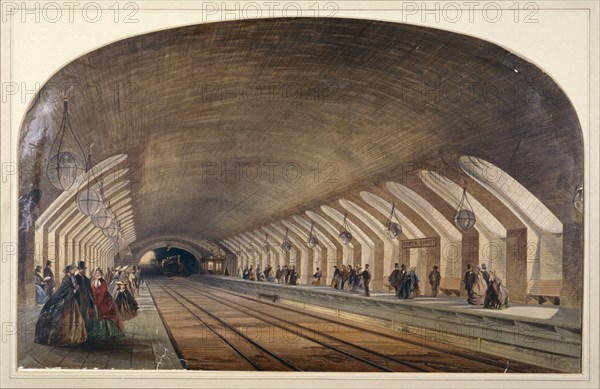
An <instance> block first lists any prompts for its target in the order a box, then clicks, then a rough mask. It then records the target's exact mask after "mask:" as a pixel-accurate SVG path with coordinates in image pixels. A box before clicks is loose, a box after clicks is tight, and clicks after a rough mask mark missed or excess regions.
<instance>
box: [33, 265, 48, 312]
mask: <svg viewBox="0 0 600 389" xmlns="http://www.w3.org/2000/svg"><path fill="white" fill-rule="evenodd" d="M34 274H35V303H36V304H38V305H42V304H46V301H48V294H47V293H46V289H45V286H46V282H47V281H49V279H47V280H44V276H43V274H42V267H41V266H40V265H38V266H36V267H35V272H34Z"/></svg>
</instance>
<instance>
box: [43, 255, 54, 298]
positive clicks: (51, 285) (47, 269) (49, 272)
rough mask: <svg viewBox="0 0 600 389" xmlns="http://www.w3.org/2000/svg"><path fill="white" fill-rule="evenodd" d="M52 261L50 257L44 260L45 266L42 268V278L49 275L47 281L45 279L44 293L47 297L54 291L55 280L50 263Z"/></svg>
mask: <svg viewBox="0 0 600 389" xmlns="http://www.w3.org/2000/svg"><path fill="white" fill-rule="evenodd" d="M53 262H54V261H52V260H51V259H49V260H47V261H46V267H45V268H44V278H48V277H50V279H49V280H48V281H46V286H45V289H46V294H47V295H48V297H52V294H53V293H54V287H55V286H56V280H55V279H54V272H53V271H52V264H53Z"/></svg>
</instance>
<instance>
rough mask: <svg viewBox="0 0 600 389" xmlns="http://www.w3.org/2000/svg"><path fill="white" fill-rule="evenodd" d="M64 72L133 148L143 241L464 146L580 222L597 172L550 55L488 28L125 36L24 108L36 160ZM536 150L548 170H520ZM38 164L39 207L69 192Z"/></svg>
mask: <svg viewBox="0 0 600 389" xmlns="http://www.w3.org/2000/svg"><path fill="white" fill-rule="evenodd" d="M65 85H72V88H71V89H70V90H69V104H70V105H69V115H70V120H71V126H72V128H73V129H74V131H75V133H76V135H77V136H78V137H79V138H80V139H79V140H80V141H81V142H82V143H83V144H87V143H89V142H91V141H93V142H95V147H94V153H95V154H94V159H95V160H96V161H102V160H105V159H106V158H109V157H111V156H114V155H117V154H126V155H127V160H126V167H127V168H128V169H129V171H128V173H127V174H128V176H127V178H128V179H129V180H130V185H129V189H130V190H131V205H132V210H133V220H134V221H135V231H136V235H137V239H138V240H142V241H143V240H145V239H150V238H156V237H164V238H165V239H166V238H169V237H177V236H192V237H195V238H197V239H206V240H213V241H220V240H223V239H226V238H228V237H231V236H234V235H236V234H238V233H241V232H244V231H247V230H251V229H253V228H257V227H259V226H261V225H264V224H266V223H268V222H269V221H275V220H279V219H281V218H282V217H287V216H290V215H291V214H293V213H295V212H299V211H305V210H307V209H310V208H311V207H314V206H316V205H319V204H325V203H327V202H330V201H332V200H335V199H339V198H341V197H343V196H344V194H346V193H349V192H354V193H358V192H359V191H360V190H363V189H368V188H370V187H373V186H376V185H379V186H381V185H382V183H385V182H387V181H388V180H398V179H399V178H401V177H402V174H403V173H404V172H406V170H412V169H413V168H414V169H418V170H420V169H422V168H423V166H417V165H416V164H417V163H419V162H424V161H431V160H438V161H440V160H441V161H444V163H448V164H450V165H452V164H453V163H456V162H457V161H458V158H459V157H460V156H462V155H470V156H475V157H480V158H483V159H485V160H487V161H490V162H491V163H493V164H495V165H496V166H498V167H500V168H501V169H503V170H505V171H506V172H509V173H511V174H513V173H514V172H517V173H514V176H515V178H516V179H517V180H519V181H521V183H522V184H523V185H524V186H525V187H526V188H527V189H528V190H529V191H531V192H532V193H533V194H534V195H535V196H536V197H538V198H539V199H540V200H541V201H542V202H543V203H544V204H545V205H546V206H547V207H548V208H549V209H550V210H551V211H552V212H553V213H554V214H555V215H556V216H557V217H558V218H559V219H560V220H561V221H562V222H563V223H566V222H572V221H574V220H575V219H574V216H573V215H574V212H573V210H572V209H565V207H564V204H565V200H568V199H569V196H572V193H573V192H572V191H571V188H574V187H575V186H576V185H578V184H579V183H580V181H581V179H582V164H583V162H582V158H583V154H582V138H581V130H580V128H579V125H578V121H577V116H576V114H575V111H574V109H573V107H572V105H571V104H570V102H569V100H568V98H567V97H566V96H565V95H564V93H563V92H562V91H561V90H560V88H559V87H558V86H557V85H556V83H555V82H554V81H553V80H552V79H551V78H550V77H549V76H548V75H546V74H545V73H544V72H543V71H542V70H540V69H539V68H537V67H536V66H534V65H532V64H530V63H528V62H527V61H525V60H523V59H522V58H520V57H518V56H516V55H514V54H512V53H510V52H508V51H507V50H505V49H503V48H501V47H498V46H496V45H493V44H491V43H489V42H485V41H482V40H479V39H476V38H472V37H468V36H464V35H459V34H455V33H450V32H446V31H441V30H435V29H429V28H423V27H416V26H411V25H404V24H395V23H385V22H379V21H369V20H351V19H322V18H309V19H308V18H307V19H262V20H245V21H234V22H224V23H212V24H203V25H196V26H189V27H182V28H176V29H170V30H165V31H159V32H155V33H151V34H145V35H141V36H136V37H132V38H128V39H125V40H122V41H118V42H115V43H112V44H110V45H108V46H105V47H102V48H99V49H97V50H94V51H92V52H90V53H88V54H85V55H83V56H81V57H79V58H77V59H76V60H74V61H73V62H71V63H69V64H67V65H66V66H65V67H63V68H62V69H60V70H58V72H57V73H56V74H55V75H54V76H53V77H52V78H51V79H50V80H49V81H48V83H47V85H46V90H45V91H44V92H43V93H42V94H41V95H40V96H38V99H36V101H35V102H34V103H32V106H31V108H30V110H29V112H28V114H27V117H26V118H25V120H24V124H23V128H22V131H21V149H20V158H21V161H22V162H23V163H26V164H27V163H31V166H35V165H36V163H33V162H35V161H38V162H39V161H46V160H47V159H48V156H49V153H50V148H51V145H52V141H53V139H54V138H55V136H56V133H57V131H58V129H59V126H60V121H61V117H62V102H61V100H60V98H59V97H58V96H60V93H61V91H62V90H63V89H65ZM528 164H529V165H528ZM531 164H533V168H534V170H529V171H528V172H529V173H528V177H527V178H532V177H531V175H532V174H533V175H534V176H535V177H534V178H535V179H529V180H523V179H522V178H523V177H522V176H521V177H519V174H518V171H519V169H520V168H523V167H526V166H529V167H532V165H531ZM37 165H39V166H37V167H36V168H35V169H31V170H30V171H27V172H22V175H21V186H20V191H21V194H22V195H23V194H27V193H29V192H30V191H31V190H32V189H40V190H41V199H40V202H39V204H38V209H37V211H36V212H37V213H36V214H39V213H42V212H43V211H44V210H45V209H46V208H47V207H48V206H49V205H50V204H51V203H52V202H53V201H54V200H55V199H56V198H57V196H58V195H59V191H58V190H56V189H55V188H53V187H52V185H50V184H49V182H48V180H47V179H46V177H45V175H44V171H43V167H42V166H43V165H44V164H43V163H38V164H37ZM236 167H237V168H236ZM565 188H566V189H565ZM563 189H565V190H564V193H563V192H561V190H563Z"/></svg>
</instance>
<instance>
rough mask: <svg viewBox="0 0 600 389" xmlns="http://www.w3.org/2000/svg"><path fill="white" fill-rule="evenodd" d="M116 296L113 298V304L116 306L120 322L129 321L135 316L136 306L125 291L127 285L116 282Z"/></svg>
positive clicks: (126, 290)
mask: <svg viewBox="0 0 600 389" xmlns="http://www.w3.org/2000/svg"><path fill="white" fill-rule="evenodd" d="M117 285H118V289H117V296H116V297H115V303H116V304H117V310H118V311H119V316H120V317H121V320H123V321H125V320H131V319H133V318H134V317H136V316H137V311H138V304H137V301H135V298H134V297H133V295H132V294H131V292H129V290H128V289H127V284H126V283H125V282H123V281H119V282H117Z"/></svg>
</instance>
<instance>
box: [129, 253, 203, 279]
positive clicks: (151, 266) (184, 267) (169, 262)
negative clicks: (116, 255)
mask: <svg viewBox="0 0 600 389" xmlns="http://www.w3.org/2000/svg"><path fill="white" fill-rule="evenodd" d="M140 266H141V267H142V269H143V270H144V271H145V272H146V274H154V275H166V276H184V277H185V276H188V275H190V274H197V273H199V272H200V265H199V261H198V259H197V258H196V256H195V255H194V254H192V253H190V252H189V251H186V250H183V249H180V248H177V247H170V248H169V249H168V250H167V248H166V247H161V248H156V249H154V250H150V251H148V252H147V253H146V254H144V255H143V256H142V258H141V260H140Z"/></svg>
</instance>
